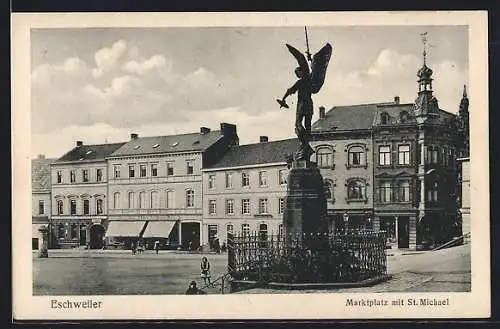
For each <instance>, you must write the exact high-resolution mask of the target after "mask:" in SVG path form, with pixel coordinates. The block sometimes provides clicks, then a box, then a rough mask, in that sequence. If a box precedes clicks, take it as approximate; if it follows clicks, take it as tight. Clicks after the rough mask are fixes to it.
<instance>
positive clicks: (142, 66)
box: [122, 55, 172, 75]
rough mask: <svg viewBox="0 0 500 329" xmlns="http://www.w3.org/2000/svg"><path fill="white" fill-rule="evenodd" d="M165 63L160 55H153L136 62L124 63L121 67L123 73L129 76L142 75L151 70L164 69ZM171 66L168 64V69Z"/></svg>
mask: <svg viewBox="0 0 500 329" xmlns="http://www.w3.org/2000/svg"><path fill="white" fill-rule="evenodd" d="M166 63H167V61H166V59H165V57H163V56H161V55H154V56H152V57H151V58H149V59H147V60H145V61H142V62H138V61H135V60H133V61H129V62H127V63H125V64H124V65H123V67H122V69H123V71H124V72H126V73H131V74H138V75H143V74H145V73H147V72H148V71H150V70H152V69H157V68H162V67H165V65H166ZM171 67H172V64H171V63H169V67H168V68H169V69H171Z"/></svg>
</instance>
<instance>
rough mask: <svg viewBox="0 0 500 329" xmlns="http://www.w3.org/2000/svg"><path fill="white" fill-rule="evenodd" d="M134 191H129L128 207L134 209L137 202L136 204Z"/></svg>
mask: <svg viewBox="0 0 500 329" xmlns="http://www.w3.org/2000/svg"><path fill="white" fill-rule="evenodd" d="M134 197H135V195H134V192H128V207H129V209H132V208H134V207H135V204H134Z"/></svg>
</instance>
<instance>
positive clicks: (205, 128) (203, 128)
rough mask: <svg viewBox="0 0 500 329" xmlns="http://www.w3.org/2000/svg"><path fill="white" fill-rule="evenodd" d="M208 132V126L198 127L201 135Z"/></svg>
mask: <svg viewBox="0 0 500 329" xmlns="http://www.w3.org/2000/svg"><path fill="white" fill-rule="evenodd" d="M209 132H210V128H207V127H201V128H200V134H202V135H205V134H208V133H209Z"/></svg>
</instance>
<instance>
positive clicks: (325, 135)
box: [311, 104, 376, 230]
mask: <svg viewBox="0 0 500 329" xmlns="http://www.w3.org/2000/svg"><path fill="white" fill-rule="evenodd" d="M319 111H320V115H319V120H318V121H316V122H315V123H314V124H313V127H312V142H311V146H312V147H313V149H314V150H315V153H314V154H313V155H312V157H311V161H314V162H316V164H317V166H318V168H320V172H321V175H322V176H323V179H324V181H325V184H326V187H327V214H328V217H329V220H330V228H331V229H334V230H344V229H346V228H347V229H362V228H371V227H372V218H373V192H372V185H373V158H372V149H373V148H372V131H371V128H372V123H373V116H374V113H375V112H376V105H372V104H366V105H353V106H336V107H333V108H332V109H331V110H330V111H328V113H325V108H324V107H321V108H320V109H319Z"/></svg>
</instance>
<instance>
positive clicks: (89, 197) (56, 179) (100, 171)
mask: <svg viewBox="0 0 500 329" xmlns="http://www.w3.org/2000/svg"><path fill="white" fill-rule="evenodd" d="M122 145H124V144H123V143H115V144H100V145H84V144H83V142H81V141H77V142H76V147H75V148H73V149H72V150H70V151H69V152H68V153H66V154H65V155H63V156H62V157H61V158H59V159H57V160H56V161H55V162H53V163H52V165H51V182H52V184H51V185H52V188H51V190H52V195H51V199H52V202H51V210H50V211H51V214H52V218H51V233H52V234H51V246H52V247H53V248H73V247H78V246H86V247H90V248H92V249H96V248H102V244H103V238H104V231H105V225H106V221H107V188H108V187H107V181H108V171H107V166H106V160H105V158H106V156H108V155H110V154H111V153H113V152H114V151H116V150H117V149H118V148H120V147H121V146H122Z"/></svg>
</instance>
